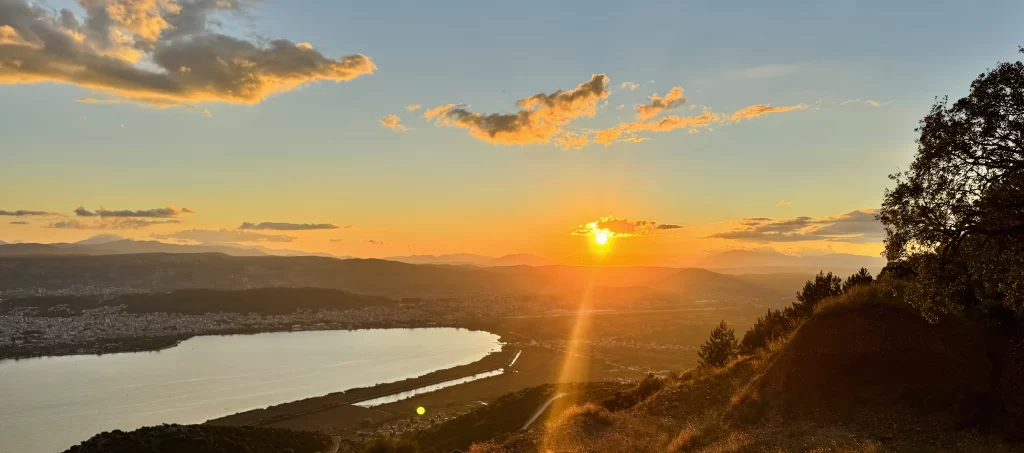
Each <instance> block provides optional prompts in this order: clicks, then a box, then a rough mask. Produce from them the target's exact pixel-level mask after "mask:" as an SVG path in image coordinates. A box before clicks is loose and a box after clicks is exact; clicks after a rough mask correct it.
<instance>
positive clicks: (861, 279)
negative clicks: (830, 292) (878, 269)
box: [843, 267, 874, 293]
mask: <svg viewBox="0 0 1024 453" xmlns="http://www.w3.org/2000/svg"><path fill="white" fill-rule="evenodd" d="M872 280H874V278H872V277H871V272H869V271H868V269H867V268H865V267H862V268H860V270H859V271H857V273H856V274H853V275H851V276H849V277H846V281H844V282H843V292H844V293H845V292H846V291H848V290H849V289H850V288H853V287H854V286H857V285H870V284H871V281H872Z"/></svg>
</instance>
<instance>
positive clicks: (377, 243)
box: [366, 239, 388, 245]
mask: <svg viewBox="0 0 1024 453" xmlns="http://www.w3.org/2000/svg"><path fill="white" fill-rule="evenodd" d="M366 242H368V243H370V244H373V245H388V243H387V242H384V241H378V240H376V239H369V240H367V241H366Z"/></svg>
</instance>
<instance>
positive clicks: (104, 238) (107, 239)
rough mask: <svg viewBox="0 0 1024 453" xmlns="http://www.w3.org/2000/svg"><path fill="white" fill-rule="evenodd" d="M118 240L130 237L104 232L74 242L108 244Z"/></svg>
mask: <svg viewBox="0 0 1024 453" xmlns="http://www.w3.org/2000/svg"><path fill="white" fill-rule="evenodd" d="M118 241H131V239H130V238H126V237H124V236H120V235H117V234H110V233H105V234H97V235H95V236H93V237H91V238H89V239H83V240H81V241H78V242H76V243H75V244H76V245H99V244H109V243H111V242H118Z"/></svg>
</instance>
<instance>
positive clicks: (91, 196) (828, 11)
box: [0, 0, 1024, 265]
mask: <svg viewBox="0 0 1024 453" xmlns="http://www.w3.org/2000/svg"><path fill="white" fill-rule="evenodd" d="M1020 17H1024V3H1021V2H1018V1H982V2H966V1H964V2H918V1H906V2H887V1H878V2H869V1H820V2H797V1H789V2H679V1H652V2H607V3H602V2H586V3H584V2H570V1H561V2H550V1H546V2H532V1H524V2H515V3H508V2H503V3H492V2H479V1H448V2H424V1H408V2H392V1H380V2H344V1H330V2H328V1H313V0H294V1H289V2H284V1H279V0H266V1H249V0H77V1H71V0H67V1H66V0H49V1H47V2H27V1H25V0H0V99H2V103H0V105H2V107H0V240H2V241H6V242H19V241H20V242H74V241H77V240H81V239H85V238H88V237H91V236H94V235H98V234H118V235H121V236H124V237H129V238H134V239H147V240H162V241H166V242H178V243H228V244H240V245H260V246H265V247H270V248H285V249H291V250H302V251H310V252H313V251H317V252H328V253H333V254H337V255H346V256H361V257H386V256H396V255H413V254H443V253H478V254H484V255H491V256H501V255H505V254H513V253H532V254H536V255H540V256H543V257H546V258H549V259H551V260H554V261H557V262H565V263H577V264H580V263H582V264H587V263H597V262H600V263H612V264H673V265H688V264H693V263H698V262H699V261H700V260H701V259H702V258H703V257H705V256H707V255H708V254H709V253H715V252H718V251H723V250H731V249H774V250H778V251H782V252H784V253H791V254H822V253H854V254H862V255H877V254H878V253H880V251H881V249H882V242H881V241H882V238H883V234H882V229H881V226H880V225H878V223H877V222H876V221H874V219H873V213H874V210H875V209H877V208H878V207H879V205H880V203H881V200H882V196H883V193H884V190H885V188H886V187H887V186H889V185H890V181H889V179H888V175H890V174H892V173H894V172H896V171H898V170H899V169H901V168H906V167H907V165H908V164H909V163H910V162H911V160H912V159H913V153H914V151H915V149H916V145H915V143H914V139H915V132H914V128H915V127H916V125H917V122H918V120H919V119H920V118H921V117H923V116H924V115H925V114H926V113H927V111H928V109H929V108H930V106H931V105H932V103H933V102H934V101H935V99H936V97H941V96H946V95H948V96H950V98H951V99H956V98H959V97H961V96H963V95H965V94H966V92H967V90H968V89H969V86H970V82H971V80H973V78H974V77H976V76H977V75H978V74H980V73H981V72H983V71H984V70H985V69H987V68H990V67H993V66H994V65H995V64H996V63H997V62H999V61H1009V60H1016V59H1018V54H1017V46H1018V45H1021V44H1024V29H1022V28H1021V27H1020V26H1019V25H1020V24H1019V18H1020ZM79 208H81V209H79ZM19 211H20V212H19ZM598 236H604V238H606V239H608V240H607V241H606V243H605V244H604V245H600V246H599V245H597V241H596V239H597V238H598Z"/></svg>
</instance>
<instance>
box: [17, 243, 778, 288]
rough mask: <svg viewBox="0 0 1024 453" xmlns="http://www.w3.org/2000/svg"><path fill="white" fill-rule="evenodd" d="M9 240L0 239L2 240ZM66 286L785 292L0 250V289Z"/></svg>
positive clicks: (633, 278) (578, 270)
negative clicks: (15, 253) (12, 253)
mask: <svg viewBox="0 0 1024 453" xmlns="http://www.w3.org/2000/svg"><path fill="white" fill-rule="evenodd" d="M3 247H9V246H3ZM69 287H82V288H94V290H93V291H96V292H109V291H108V290H109V289H114V290H122V291H123V290H128V289H131V290H133V291H135V292H138V291H144V292H153V291H155V292H165V291H171V290H176V289H187V288H209V289H223V290H229V289H250V288H266V287H311V288H328V289H339V290H344V291H350V292H355V293H362V294H376V295H386V296H393V297H412V296H416V297H421V296H446V295H466V294H479V293H489V294H495V293H499V294H551V295H562V296H567V297H568V296H571V297H578V294H579V293H580V292H582V291H586V290H589V289H592V288H594V287H615V288H628V287H636V288H648V289H649V290H650V291H653V292H654V293H658V292H661V293H666V292H668V293H671V294H672V297H674V298H676V299H681V300H691V299H694V300H695V299H708V298H729V299H732V300H736V301H743V300H746V301H751V300H777V299H778V298H779V297H790V296H791V292H789V291H786V292H785V293H783V292H781V291H779V290H777V289H774V288H772V287H768V286H765V285H757V284H753V283H750V282H746V281H743V280H742V279H739V278H736V277H734V276H728V275H722V274H718V273H714V272H710V271H706V270H698V269H682V270H680V269H673V268H653V267H652V268H648V267H629V268H588V267H574V266H540V267H531V266H503V267H487V268H482V267H475V266H450V265H412V264H406V263H399V262H395V261H386V260H376V259H347V260H339V259H333V258H324V257H312V256H299V257H279V256H253V257H236V256H227V255H224V254H214V253H182V254H165V253H148V254H126V255H110V254H107V255H95V256H84V255H83V256H66V255H65V256H0V290H14V289H19V288H31V289H33V290H36V289H43V290H53V291H58V290H64V289H66V288H69Z"/></svg>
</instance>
